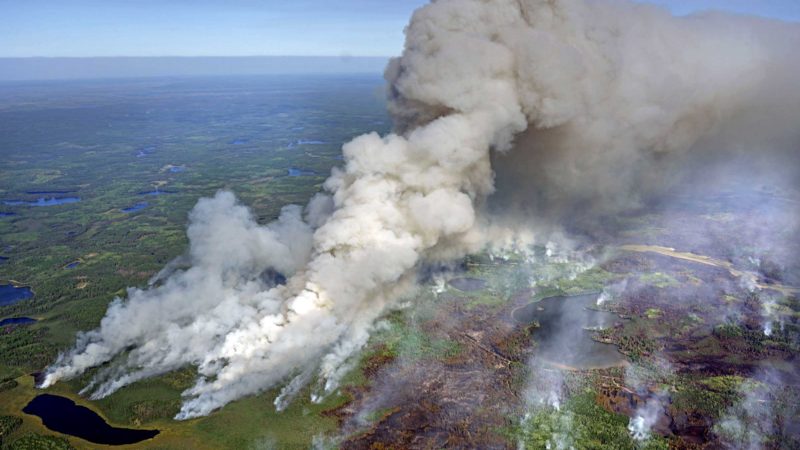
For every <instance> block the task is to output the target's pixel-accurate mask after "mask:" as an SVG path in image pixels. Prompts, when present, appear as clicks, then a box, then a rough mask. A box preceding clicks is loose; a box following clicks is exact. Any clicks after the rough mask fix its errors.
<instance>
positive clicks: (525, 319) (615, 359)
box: [512, 294, 627, 370]
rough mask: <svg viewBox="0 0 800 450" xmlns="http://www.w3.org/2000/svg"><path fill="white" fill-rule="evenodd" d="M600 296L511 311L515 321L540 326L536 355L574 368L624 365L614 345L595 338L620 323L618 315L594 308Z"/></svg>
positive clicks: (565, 298)
mask: <svg viewBox="0 0 800 450" xmlns="http://www.w3.org/2000/svg"><path fill="white" fill-rule="evenodd" d="M597 297H598V295H597V294H587V295H575V296H558V297H548V298H545V299H543V300H541V301H538V302H533V303H530V304H528V305H526V306H523V307H521V308H517V309H516V310H514V311H513V312H512V317H513V318H514V320H515V321H517V322H519V323H523V324H538V327H537V328H535V329H534V330H533V336H534V339H535V340H536V343H537V344H538V346H537V356H538V357H539V358H541V359H543V360H545V361H548V362H551V363H555V364H559V365H564V366H569V367H571V368H575V369H581V370H584V369H599V368H608V367H618V366H622V365H625V364H626V363H627V359H626V358H625V355H623V354H622V353H620V352H619V350H618V349H617V347H616V346H615V345H612V344H604V343H602V342H597V341H595V340H594V339H592V333H593V331H592V330H593V329H600V328H609V327H612V326H614V324H615V323H617V322H621V321H622V319H620V317H619V316H617V315H616V314H614V313H610V312H607V311H598V310H596V309H593V308H594V307H595V306H596V304H597Z"/></svg>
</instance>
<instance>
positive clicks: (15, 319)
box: [0, 317, 36, 327]
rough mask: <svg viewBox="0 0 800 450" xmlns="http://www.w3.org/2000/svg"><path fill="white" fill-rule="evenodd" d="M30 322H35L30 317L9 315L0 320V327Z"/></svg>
mask: <svg viewBox="0 0 800 450" xmlns="http://www.w3.org/2000/svg"><path fill="white" fill-rule="evenodd" d="M32 323H36V319H31V318H30V317H9V318H8V319H3V320H0V327H4V326H6V325H29V324H32Z"/></svg>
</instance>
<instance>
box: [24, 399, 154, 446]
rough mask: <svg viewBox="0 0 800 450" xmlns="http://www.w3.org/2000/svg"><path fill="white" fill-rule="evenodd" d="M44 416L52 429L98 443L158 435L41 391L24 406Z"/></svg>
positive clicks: (120, 443)
mask: <svg viewBox="0 0 800 450" xmlns="http://www.w3.org/2000/svg"><path fill="white" fill-rule="evenodd" d="M22 412H24V413H26V414H31V415H34V416H37V417H39V418H41V419H42V422H43V423H44V426H45V427H47V428H48V429H50V430H53V431H57V432H59V433H64V434H68V435H70V436H75V437H79V438H81V439H85V440H87V441H89V442H93V443H95V444H106V445H125V444H133V443H136V442H141V441H144V440H147V439H151V438H153V437H155V436H156V435H157V434H158V433H159V431H158V430H137V429H132V428H116V427H112V426H111V425H109V424H108V423H107V422H106V421H105V420H103V418H102V417H100V416H99V415H98V414H97V413H95V412H94V411H92V410H91V409H89V408H87V407H85V406H80V405H77V404H75V402H73V401H72V400H70V399H68V398H66V397H61V396H58V395H51V394H41V395H39V396H37V397H36V398H34V399H33V400H31V401H30V403H28V405H27V406H25V408H24V409H23V410H22Z"/></svg>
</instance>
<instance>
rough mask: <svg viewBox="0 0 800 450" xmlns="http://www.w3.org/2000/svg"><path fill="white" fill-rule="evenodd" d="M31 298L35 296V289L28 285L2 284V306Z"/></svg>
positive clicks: (0, 286) (0, 289) (0, 293)
mask: <svg viewBox="0 0 800 450" xmlns="http://www.w3.org/2000/svg"><path fill="white" fill-rule="evenodd" d="M29 298H33V291H32V290H31V288H29V287H28V286H19V287H18V286H14V285H13V284H0V306H8V305H13V304H14V303H17V302H20V301H22V300H27V299H29Z"/></svg>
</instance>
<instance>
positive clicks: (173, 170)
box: [169, 166, 186, 173]
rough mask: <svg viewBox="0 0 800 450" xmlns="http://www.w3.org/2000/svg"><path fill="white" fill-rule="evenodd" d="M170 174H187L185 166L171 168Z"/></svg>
mask: <svg viewBox="0 0 800 450" xmlns="http://www.w3.org/2000/svg"><path fill="white" fill-rule="evenodd" d="M169 172H170V173H181V172H186V167H184V166H172V167H170V168H169Z"/></svg>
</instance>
